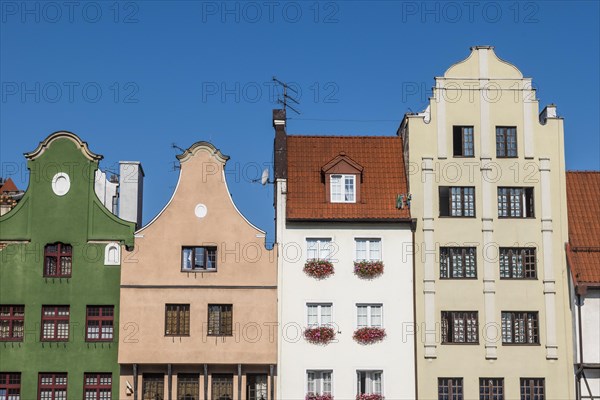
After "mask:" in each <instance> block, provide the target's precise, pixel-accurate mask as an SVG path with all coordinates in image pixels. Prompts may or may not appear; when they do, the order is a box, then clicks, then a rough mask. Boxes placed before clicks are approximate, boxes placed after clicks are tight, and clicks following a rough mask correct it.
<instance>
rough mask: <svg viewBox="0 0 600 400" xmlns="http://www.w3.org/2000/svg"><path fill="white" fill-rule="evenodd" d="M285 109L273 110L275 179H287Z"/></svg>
mask: <svg viewBox="0 0 600 400" xmlns="http://www.w3.org/2000/svg"><path fill="white" fill-rule="evenodd" d="M285 124H286V116H285V110H273V128H275V144H274V163H275V165H274V168H273V169H274V172H275V179H276V180H277V179H287V133H286V132H285Z"/></svg>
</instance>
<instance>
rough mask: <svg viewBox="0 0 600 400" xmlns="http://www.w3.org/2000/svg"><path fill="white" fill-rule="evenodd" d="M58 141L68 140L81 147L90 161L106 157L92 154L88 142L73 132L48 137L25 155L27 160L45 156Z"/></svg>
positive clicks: (57, 133) (56, 133) (63, 132)
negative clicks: (53, 143) (54, 142)
mask: <svg viewBox="0 0 600 400" xmlns="http://www.w3.org/2000/svg"><path fill="white" fill-rule="evenodd" d="M58 139H67V140H70V141H72V142H73V143H75V145H76V146H77V147H79V149H80V150H81V152H82V153H83V155H84V156H85V157H86V158H87V159H88V160H90V161H100V160H102V159H103V158H104V156H102V155H100V154H96V153H92V152H91V151H90V149H89V147H88V144H87V142H84V141H82V140H81V139H80V138H79V136H77V135H76V134H74V133H72V132H68V131H59V132H54V133H53V134H51V135H50V136H48V137H47V138H46V139H44V140H43V141H41V142H40V144H39V145H38V147H37V148H36V149H35V150H33V151H31V152H29V153H24V155H25V158H27V159H28V160H35V159H36V158H38V157H39V156H41V155H42V154H44V152H45V151H46V150H47V149H48V147H50V144H51V143H52V142H53V141H55V140H58Z"/></svg>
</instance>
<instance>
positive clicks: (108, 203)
mask: <svg viewBox="0 0 600 400" xmlns="http://www.w3.org/2000/svg"><path fill="white" fill-rule="evenodd" d="M118 187H119V184H118V183H112V182H111V181H109V180H108V179H106V173H105V172H102V171H100V169H97V170H96V176H95V181H94V191H95V192H96V196H98V198H99V199H100V201H101V202H102V204H104V207H106V208H107V209H108V210H110V212H112V213H113V214H114V213H116V210H115V209H114V207H113V200H114V198H115V197H116V196H117V188H118Z"/></svg>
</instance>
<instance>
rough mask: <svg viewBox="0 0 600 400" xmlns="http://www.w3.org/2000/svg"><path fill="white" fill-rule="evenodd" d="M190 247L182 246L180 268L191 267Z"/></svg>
mask: <svg viewBox="0 0 600 400" xmlns="http://www.w3.org/2000/svg"><path fill="white" fill-rule="evenodd" d="M192 253H193V251H192V249H189V248H184V249H183V254H182V257H181V269H192Z"/></svg>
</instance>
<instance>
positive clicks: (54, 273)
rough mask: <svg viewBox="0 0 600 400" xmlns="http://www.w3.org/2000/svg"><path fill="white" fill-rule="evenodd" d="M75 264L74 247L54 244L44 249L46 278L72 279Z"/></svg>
mask: <svg viewBox="0 0 600 400" xmlns="http://www.w3.org/2000/svg"><path fill="white" fill-rule="evenodd" d="M72 264H73V247H72V246H71V245H70V244H64V243H53V244H48V245H46V247H45V248H44V277H48V278H70V277H71V270H72Z"/></svg>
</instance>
